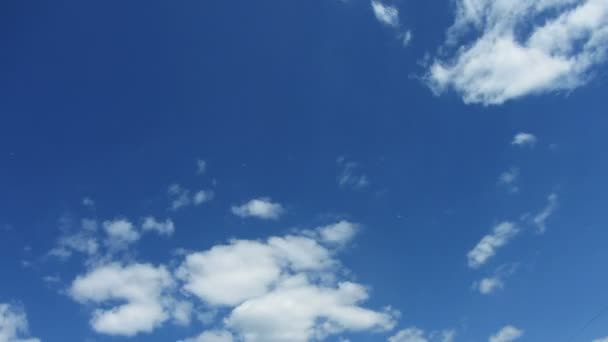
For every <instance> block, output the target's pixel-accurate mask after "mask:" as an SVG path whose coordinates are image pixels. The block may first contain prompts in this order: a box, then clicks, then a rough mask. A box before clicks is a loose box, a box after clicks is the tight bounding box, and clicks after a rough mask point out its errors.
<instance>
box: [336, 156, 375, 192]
mask: <svg viewBox="0 0 608 342" xmlns="http://www.w3.org/2000/svg"><path fill="white" fill-rule="evenodd" d="M337 163H338V169H339V170H338V185H339V186H340V187H341V188H352V189H355V190H360V189H363V188H366V187H368V186H369V179H368V178H367V175H366V174H364V173H363V172H361V170H360V167H359V164H358V163H355V162H351V161H348V160H346V158H344V157H339V158H338V161H337Z"/></svg>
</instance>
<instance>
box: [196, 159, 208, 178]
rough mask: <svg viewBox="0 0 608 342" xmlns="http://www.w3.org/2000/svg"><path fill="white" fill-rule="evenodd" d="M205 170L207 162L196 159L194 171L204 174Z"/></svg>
mask: <svg viewBox="0 0 608 342" xmlns="http://www.w3.org/2000/svg"><path fill="white" fill-rule="evenodd" d="M206 172H207V162H206V161H204V160H202V159H199V160H197V161H196V173H197V174H199V175H204V174H205V173H206Z"/></svg>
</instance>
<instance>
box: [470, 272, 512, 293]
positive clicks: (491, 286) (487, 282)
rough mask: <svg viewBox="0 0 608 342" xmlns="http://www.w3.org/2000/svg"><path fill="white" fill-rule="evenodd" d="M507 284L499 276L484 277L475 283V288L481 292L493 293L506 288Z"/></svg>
mask: <svg viewBox="0 0 608 342" xmlns="http://www.w3.org/2000/svg"><path fill="white" fill-rule="evenodd" d="M504 286H505V284H504V283H503V281H502V279H501V278H500V277H499V276H494V277H490V278H483V279H482V280H481V281H479V283H478V284H475V288H476V289H477V290H479V292H480V293H481V294H485V295H487V294H491V293H494V292H496V291H497V290H500V289H502V288H504Z"/></svg>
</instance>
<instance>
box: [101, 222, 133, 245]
mask: <svg viewBox="0 0 608 342" xmlns="http://www.w3.org/2000/svg"><path fill="white" fill-rule="evenodd" d="M103 229H104V231H105V232H106V235H107V240H106V242H107V244H108V245H109V246H110V247H111V248H115V249H122V248H126V247H127V246H129V245H130V244H132V243H134V242H136V241H137V240H139V238H140V237H141V235H140V234H139V232H138V231H137V228H136V227H135V226H134V225H133V223H131V222H130V221H128V220H126V219H116V220H112V221H105V222H104V223H103Z"/></svg>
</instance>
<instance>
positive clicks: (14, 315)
mask: <svg viewBox="0 0 608 342" xmlns="http://www.w3.org/2000/svg"><path fill="white" fill-rule="evenodd" d="M28 330H29V329H28V323H27V316H26V314H25V312H24V311H23V310H22V309H21V308H19V307H16V306H14V305H10V304H4V303H0V342H40V340H39V339H37V338H27V337H25V336H27V335H29V331H28Z"/></svg>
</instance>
